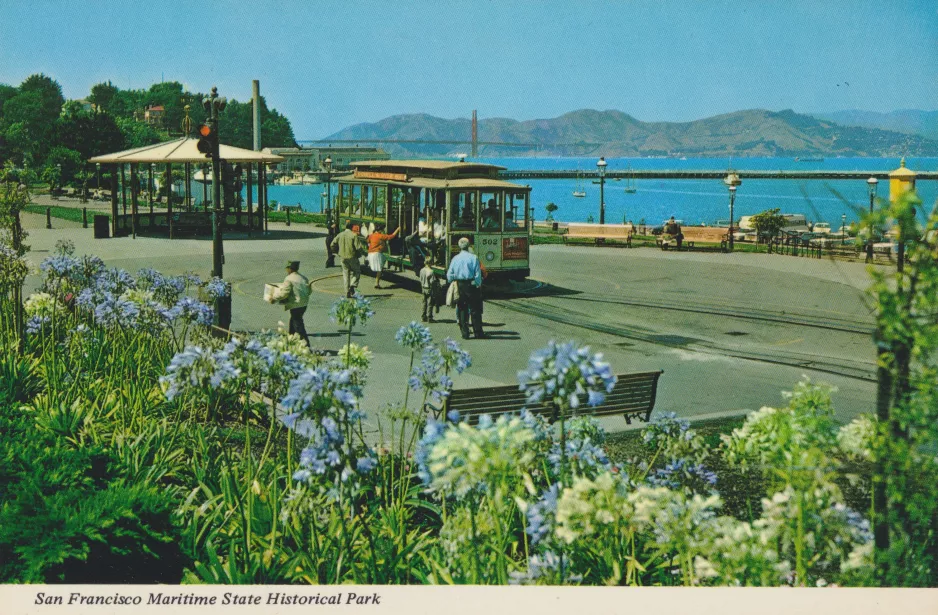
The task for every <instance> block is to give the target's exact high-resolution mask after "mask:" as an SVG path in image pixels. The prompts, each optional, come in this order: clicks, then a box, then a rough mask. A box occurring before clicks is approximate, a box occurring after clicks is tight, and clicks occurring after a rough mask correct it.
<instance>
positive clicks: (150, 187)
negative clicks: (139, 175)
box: [147, 164, 153, 228]
mask: <svg viewBox="0 0 938 615" xmlns="http://www.w3.org/2000/svg"><path fill="white" fill-rule="evenodd" d="M147 172H148V173H149V174H150V175H149V178H150V181H149V182H147V197H148V199H147V200H148V203H149V205H150V227H151V228H152V226H153V165H152V164H151V165H149V166H148V167H147Z"/></svg>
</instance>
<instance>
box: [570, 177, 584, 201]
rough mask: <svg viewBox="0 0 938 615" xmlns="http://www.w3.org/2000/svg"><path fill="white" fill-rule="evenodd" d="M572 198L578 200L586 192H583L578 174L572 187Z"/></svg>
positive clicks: (581, 181)
mask: <svg viewBox="0 0 938 615" xmlns="http://www.w3.org/2000/svg"><path fill="white" fill-rule="evenodd" d="M573 196H575V197H576V198H578V199H582V198H583V197H585V196H586V190H583V178H581V177H580V175H579V173H578V174H577V176H576V183H575V184H574V185H573Z"/></svg>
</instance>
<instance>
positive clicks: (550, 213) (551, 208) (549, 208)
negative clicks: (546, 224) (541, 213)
mask: <svg viewBox="0 0 938 615" xmlns="http://www.w3.org/2000/svg"><path fill="white" fill-rule="evenodd" d="M544 209H546V210H547V219H548V220H553V219H554V212H555V211H557V210H558V209H560V208H559V207H557V205H555V204H554V203H548V204H547V205H545V206H544Z"/></svg>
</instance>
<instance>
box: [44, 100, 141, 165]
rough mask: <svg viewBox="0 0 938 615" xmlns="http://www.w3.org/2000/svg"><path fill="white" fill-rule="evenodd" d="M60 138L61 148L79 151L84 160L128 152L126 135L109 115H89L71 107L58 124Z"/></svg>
mask: <svg viewBox="0 0 938 615" xmlns="http://www.w3.org/2000/svg"><path fill="white" fill-rule="evenodd" d="M56 135H57V141H58V143H59V144H60V145H62V146H63V147H67V148H69V149H71V150H75V151H76V152H78V153H79V154H81V157H82V159H84V160H87V159H88V158H91V157H92V156H98V155H100V154H106V153H109V152H116V151H118V150H122V149H124V148H125V145H124V134H123V133H122V132H121V130H120V128H118V126H117V123H116V122H115V121H114V117H113V116H112V115H111V114H109V113H103V112H102V113H89V112H87V111H84V110H83V109H81V110H73V108H72V107H70V106H67V107H66V112H64V113H63V114H62V116H61V117H60V118H59V120H58V126H57V127H56Z"/></svg>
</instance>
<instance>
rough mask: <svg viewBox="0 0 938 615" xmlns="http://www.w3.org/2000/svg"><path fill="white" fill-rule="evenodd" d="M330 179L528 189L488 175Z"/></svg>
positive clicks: (455, 187)
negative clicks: (444, 177)
mask: <svg viewBox="0 0 938 615" xmlns="http://www.w3.org/2000/svg"><path fill="white" fill-rule="evenodd" d="M332 181H336V182H354V183H360V184H375V185H382V186H384V185H387V186H399V187H401V188H431V189H434V190H441V189H446V190H459V189H467V190H468V189H473V190H474V189H477V188H493V189H504V190H525V191H527V190H530V189H531V188H530V186H525V185H523V184H514V183H512V182H508V181H505V180H503V179H490V178H488V177H467V178H464V179H440V178H435V177H408V178H407V179H403V178H402V179H381V178H372V177H369V178H363V177H357V176H355V175H344V176H342V177H336V178H335V179H333V180H332Z"/></svg>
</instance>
